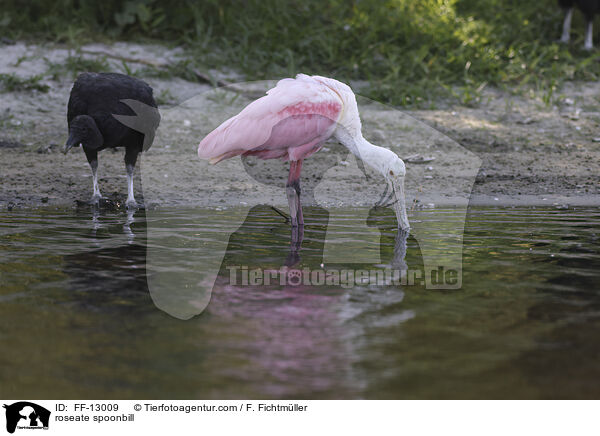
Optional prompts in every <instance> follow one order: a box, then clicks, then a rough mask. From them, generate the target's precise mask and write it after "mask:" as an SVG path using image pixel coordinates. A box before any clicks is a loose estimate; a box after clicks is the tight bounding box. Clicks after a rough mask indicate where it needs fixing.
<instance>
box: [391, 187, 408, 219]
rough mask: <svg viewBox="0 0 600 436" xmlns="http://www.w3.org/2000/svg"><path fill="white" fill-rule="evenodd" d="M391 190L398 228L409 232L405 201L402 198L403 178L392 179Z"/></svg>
mask: <svg viewBox="0 0 600 436" xmlns="http://www.w3.org/2000/svg"><path fill="white" fill-rule="evenodd" d="M391 183H392V190H393V195H394V211H395V212H396V218H397V219H398V226H399V227H400V228H401V229H402V230H404V231H408V230H410V224H409V223H408V216H407V215H406V199H405V198H404V177H397V178H394V179H392V182H391Z"/></svg>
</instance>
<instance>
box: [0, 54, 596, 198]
mask: <svg viewBox="0 0 600 436" xmlns="http://www.w3.org/2000/svg"><path fill="white" fill-rule="evenodd" d="M84 49H86V50H95V51H105V52H110V53H113V54H116V55H120V56H125V57H129V58H140V59H147V60H152V61H153V62H160V63H169V62H175V61H176V60H178V59H181V58H182V57H183V56H184V54H183V52H182V51H181V50H177V49H169V48H165V47H160V46H147V45H136V44H124V43H118V44H115V45H112V46H104V45H99V44H96V45H90V46H86V47H84ZM69 56H80V55H79V54H77V53H75V52H73V51H69V50H68V49H66V48H64V47H60V46H42V45H25V44H24V43H17V44H15V45H4V46H1V45H0V74H11V73H14V74H16V75H18V76H21V77H30V76H33V75H37V74H41V75H43V78H42V80H41V81H42V83H45V84H47V85H49V86H50V90H49V92H47V93H43V92H39V91H20V92H7V91H6V90H5V89H4V90H2V89H0V208H3V209H5V208H9V209H11V208H15V207H17V208H21V207H36V206H43V205H50V206H74V205H75V204H76V200H79V201H84V200H86V199H87V198H89V196H90V195H91V174H90V171H89V167H88V165H87V162H86V160H85V157H84V154H83V152H82V151H81V150H73V151H72V152H71V153H70V154H69V155H66V156H65V155H63V154H62V145H63V144H64V142H65V140H66V137H67V127H66V104H67V100H68V95H69V91H70V87H71V84H72V81H73V76H72V74H70V73H65V74H62V75H60V76H59V77H56V78H54V77H52V75H51V74H50V73H49V70H48V68H49V65H50V64H49V63H54V64H61V63H64V62H65V60H66V59H67V58H68V57H69ZM81 56H84V57H88V58H93V57H94V56H93V55H81ZM108 62H109V63H110V65H111V68H112V69H113V70H114V71H118V72H125V71H124V70H125V67H124V65H123V62H121V61H119V60H112V59H108ZM127 68H129V69H130V70H132V71H137V70H142V69H143V68H146V66H144V65H142V64H137V63H135V62H128V63H127ZM142 78H144V80H146V81H147V82H148V83H150V85H151V86H152V87H153V88H154V91H155V96H157V98H158V100H159V102H160V103H161V106H160V110H161V115H162V122H161V126H160V128H159V131H158V132H157V137H156V140H155V142H154V145H153V147H152V148H151V149H150V150H149V151H148V152H147V153H146V154H145V155H144V156H143V159H142V162H141V164H140V165H139V167H140V170H139V171H138V172H137V174H138V179H137V184H136V192H137V195H138V199H139V198H141V196H142V187H143V195H144V197H145V203H146V205H147V206H149V205H152V206H156V207H159V206H177V205H200V206H206V207H227V206H236V205H239V204H242V205H246V204H254V203H269V204H285V197H284V192H283V186H284V184H285V178H286V171H287V170H286V167H287V164H284V163H281V162H273V161H257V160H255V159H243V160H240V159H233V160H231V161H227V162H223V163H221V164H219V165H216V166H209V165H207V163H206V162H202V161H200V160H199V159H198V158H197V157H196V155H195V148H196V146H197V144H198V142H199V141H200V140H201V139H202V137H203V136H204V135H206V134H207V133H208V132H209V131H210V130H211V129H212V128H214V127H216V126H217V125H218V124H220V122H222V121H223V120H225V119H226V118H228V117H229V116H231V115H233V114H235V113H237V112H238V111H239V110H240V109H241V108H242V107H243V106H244V105H246V104H247V103H248V102H250V101H251V100H252V98H253V97H252V96H253V95H256V92H257V91H258V92H260V91H261V90H266V89H268V87H269V86H272V85H273V83H274V82H260V83H252V84H246V85H243V86H241V88H242V89H246V90H250V91H252V92H251V93H249V94H248V95H246V94H240V93H239V92H238V91H237V90H236V91H231V90H227V89H216V90H215V89H213V88H212V87H211V86H209V85H207V84H200V83H192V82H188V81H185V80H182V79H178V78H172V79H158V78H155V77H144V76H143V74H142ZM0 86H1V85H0ZM353 86H354V87H355V89H356V90H358V93H360V87H359V86H358V85H357V84H354V85H353ZM558 95H559V97H558V99H557V101H558V102H557V103H556V105H552V106H548V105H545V104H543V102H542V101H541V100H539V99H537V98H534V97H531V98H528V97H523V96H515V95H510V94H507V93H504V92H500V91H498V90H493V89H489V90H486V91H484V92H483V98H482V102H481V104H479V105H478V106H477V107H475V108H469V107H463V106H458V105H455V106H449V105H447V104H443V102H440V104H439V107H440V109H437V110H413V111H399V110H396V109H393V108H390V107H386V106H384V105H380V104H378V103H375V102H371V101H368V100H366V99H362V98H361V99H359V106H360V110H361V117H362V119H363V128H364V135H365V137H366V138H367V139H369V140H371V141H372V142H373V143H376V144H379V145H384V146H386V147H389V148H391V149H392V150H394V151H395V152H397V153H398V154H399V155H400V157H402V158H408V157H410V156H414V155H417V154H418V155H420V156H421V157H425V158H434V159H433V160H431V161H429V162H426V163H413V162H411V160H414V159H408V162H407V181H406V185H407V197H408V200H409V202H410V203H412V204H413V205H415V206H416V207H434V206H438V205H453V204H457V205H459V204H464V202H465V201H470V204H479V205H523V204H525V205H548V206H555V207H560V208H563V207H567V206H569V207H570V206H576V205H600V178H599V171H598V170H599V168H600V129H599V128H598V125H599V123H600V84H598V83H571V84H568V85H567V86H566V87H564V88H563V89H561V90H559V92H558ZM140 173H141V174H142V176H141V177H139V174H140ZM140 182H142V185H143V186H142V185H140ZM302 183H303V185H304V194H303V196H304V197H305V199H306V202H308V203H311V202H314V201H316V202H317V203H320V204H322V205H336V206H337V205H339V206H348V205H369V204H373V203H374V202H375V201H376V200H377V199H378V197H379V195H380V194H381V191H383V180H382V179H381V178H380V177H379V176H378V175H377V174H374V173H373V172H372V171H370V170H369V169H368V168H367V169H363V168H361V167H360V164H359V163H357V161H356V159H354V157H352V156H349V155H348V151H347V150H346V149H344V148H343V147H342V146H341V145H339V144H337V143H334V142H331V143H327V144H326V145H325V147H324V148H323V149H322V150H321V151H320V152H319V153H318V154H316V155H314V156H313V157H312V158H309V159H307V161H306V162H305V167H304V171H303V182H302ZM100 187H101V190H102V192H103V194H105V195H107V196H108V197H109V198H112V199H114V200H116V201H117V202H121V201H122V200H123V199H124V197H125V194H126V178H125V169H124V164H123V151H122V150H119V151H117V152H112V151H110V150H107V151H104V152H102V153H101V155H100Z"/></svg>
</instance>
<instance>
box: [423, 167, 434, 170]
mask: <svg viewBox="0 0 600 436" xmlns="http://www.w3.org/2000/svg"><path fill="white" fill-rule="evenodd" d="M425 169H426V170H427V171H433V167H427V168H425Z"/></svg>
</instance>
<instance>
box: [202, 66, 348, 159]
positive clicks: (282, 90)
mask: <svg viewBox="0 0 600 436" xmlns="http://www.w3.org/2000/svg"><path fill="white" fill-rule="evenodd" d="M341 109H342V102H341V99H340V98H339V97H338V96H337V94H336V93H335V92H334V91H332V90H331V89H330V88H328V87H327V86H324V85H323V84H321V83H319V82H317V81H315V80H312V79H310V78H309V77H307V76H304V77H303V78H301V79H284V80H281V81H280V82H279V83H278V84H277V86H276V87H275V88H273V89H271V90H269V92H268V93H267V95H266V96H264V97H262V98H259V99H258V100H256V101H254V102H252V103H250V104H249V105H248V106H246V107H245V108H244V109H243V110H242V111H241V112H240V113H239V114H238V115H236V116H234V117H232V118H230V119H228V120H227V121H225V122H224V123H223V124H221V125H220V126H219V127H217V128H216V129H215V130H213V131H212V132H211V133H209V134H208V135H207V136H206V137H205V138H204V139H203V140H202V142H201V143H200V145H199V146H198V156H199V157H200V158H202V159H210V160H211V162H212V163H216V162H218V161H220V160H222V159H226V158H228V157H232V156H236V155H239V154H246V153H247V154H256V155H258V156H259V157H262V158H266V159H268V158H274V157H282V158H290V159H292V160H296V159H297V158H301V157H302V156H305V155H307V154H310V152H311V150H309V149H310V148H311V147H314V146H315V145H318V144H319V143H320V142H323V141H324V140H325V139H327V137H329V136H330V135H331V134H332V132H333V129H335V123H336V122H337V120H338V117H339V114H340V112H341ZM303 146H304V147H303Z"/></svg>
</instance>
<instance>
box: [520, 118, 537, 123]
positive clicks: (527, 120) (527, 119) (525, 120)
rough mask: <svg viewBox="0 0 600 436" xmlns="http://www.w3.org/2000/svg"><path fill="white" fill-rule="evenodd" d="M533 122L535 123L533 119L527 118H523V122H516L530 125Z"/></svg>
mask: <svg viewBox="0 0 600 436" xmlns="http://www.w3.org/2000/svg"><path fill="white" fill-rule="evenodd" d="M534 122H535V120H534V119H533V118H531V117H529V118H525V119H523V120H518V121H517V124H531V123H534Z"/></svg>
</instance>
